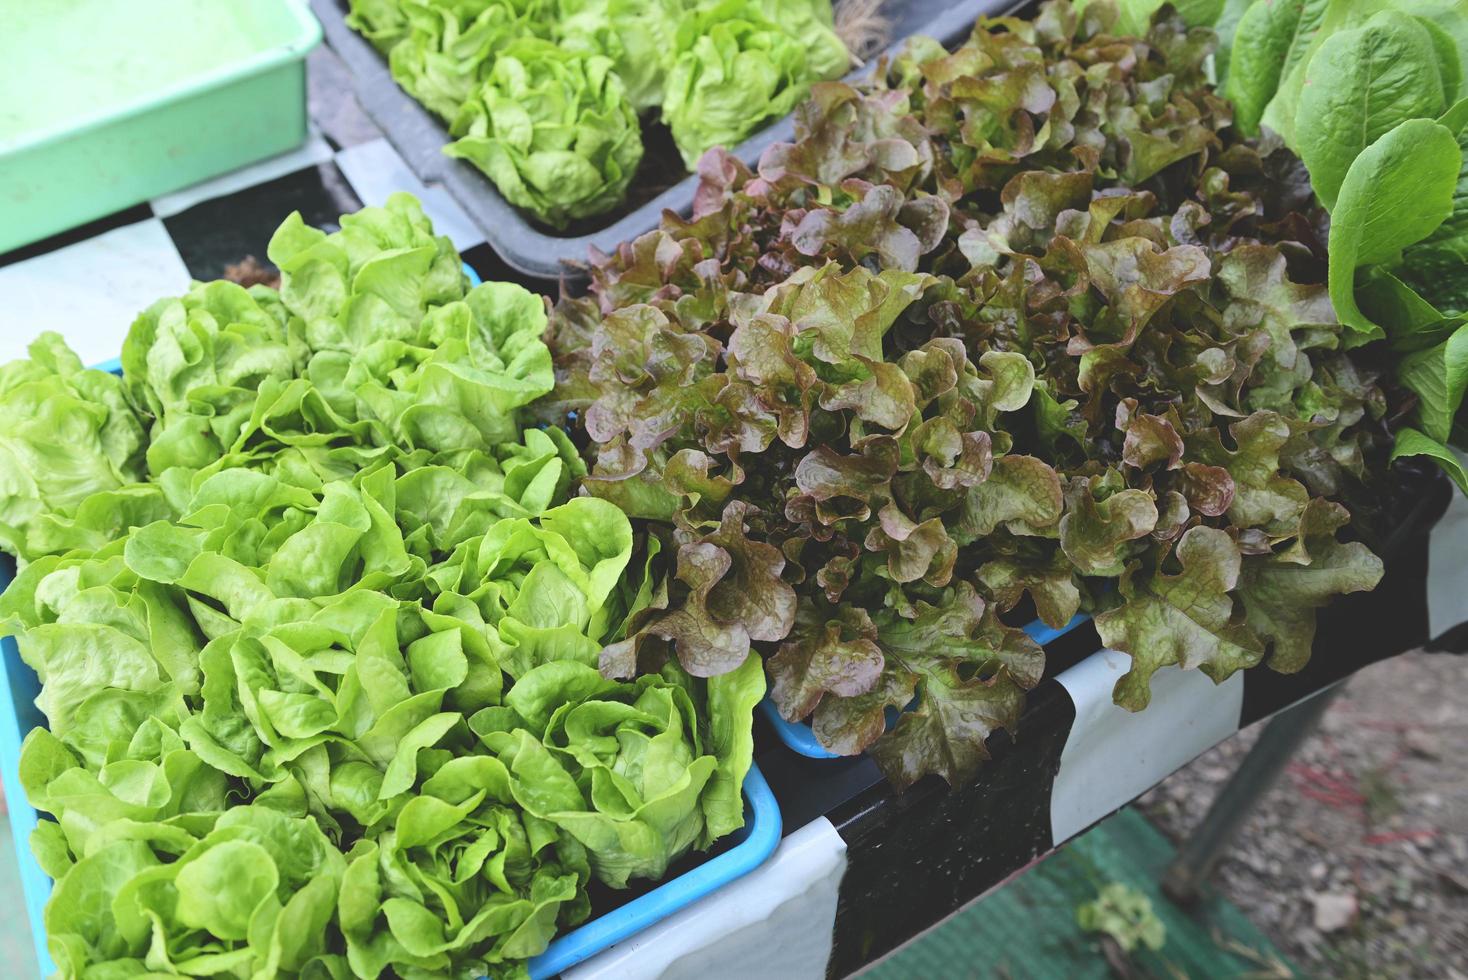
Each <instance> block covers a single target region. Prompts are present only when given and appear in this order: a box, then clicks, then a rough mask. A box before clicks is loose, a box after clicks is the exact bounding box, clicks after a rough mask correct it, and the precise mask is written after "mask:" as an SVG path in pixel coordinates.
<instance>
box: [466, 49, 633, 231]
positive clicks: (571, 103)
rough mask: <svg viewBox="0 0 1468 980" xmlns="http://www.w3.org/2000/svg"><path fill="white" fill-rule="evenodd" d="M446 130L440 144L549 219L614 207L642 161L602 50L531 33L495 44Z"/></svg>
mask: <svg viewBox="0 0 1468 980" xmlns="http://www.w3.org/2000/svg"><path fill="white" fill-rule="evenodd" d="M451 132H452V133H453V135H454V136H455V137H456V139H455V140H454V142H452V143H450V144H448V145H447V146H445V147H444V152H445V153H447V154H449V155H450V156H453V157H458V158H460V159H464V160H468V161H469V162H470V163H472V164H474V165H475V166H476V167H478V168H479V169H480V170H483V171H484V172H485V173H486V174H488V175H489V178H490V179H491V180H493V181H494V182H495V186H496V187H498V188H499V191H500V193H501V194H503V195H504V196H505V200H507V201H509V202H510V203H511V204H513V205H515V206H516V207H520V208H524V209H525V210H527V211H529V212H530V213H531V214H532V215H534V216H535V217H536V218H537V219H539V220H540V221H543V222H545V223H546V224H549V225H551V226H552V227H555V228H564V227H565V226H566V224H567V223H568V222H570V221H572V220H574V219H576V218H586V217H591V216H593V215H597V214H601V213H603V212H605V211H608V210H610V209H612V208H614V207H616V206H617V204H618V203H619V202H620V201H621V200H622V196H623V194H624V193H625V192H626V190H627V185H628V184H629V183H631V181H632V177H633V175H634V174H635V173H636V172H637V165H638V163H639V162H641V160H642V136H641V133H640V131H639V129H638V124H637V110H636V107H635V106H633V104H632V102H631V101H630V100H629V99H628V97H627V92H626V89H625V87H624V86H623V84H622V80H621V77H620V76H618V75H617V73H616V71H615V70H614V65H613V62H612V61H611V59H609V58H605V57H603V56H601V55H590V56H588V55H586V54H582V53H579V52H576V51H573V50H570V49H567V48H562V47H558V46H557V45H555V44H553V43H551V42H549V41H545V40H541V39H539V38H523V39H520V40H517V41H514V42H512V43H510V44H508V45H505V46H504V47H502V48H500V49H498V50H497V51H496V52H495V60H494V66H493V68H491V69H490V72H489V75H488V76H487V77H486V78H485V80H484V82H483V84H482V85H480V86H479V87H478V88H477V89H475V90H474V91H473V93H472V94H471V95H470V97H469V99H468V100H467V101H465V102H464V103H463V105H462V106H461V107H460V109H459V112H458V114H457V115H456V116H455V117H454V122H453V127H452V129H451Z"/></svg>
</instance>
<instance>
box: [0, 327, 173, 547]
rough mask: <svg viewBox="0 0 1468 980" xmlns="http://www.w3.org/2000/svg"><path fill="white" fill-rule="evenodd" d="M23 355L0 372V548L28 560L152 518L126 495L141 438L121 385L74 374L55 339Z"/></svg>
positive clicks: (153, 499)
mask: <svg viewBox="0 0 1468 980" xmlns="http://www.w3.org/2000/svg"><path fill="white" fill-rule="evenodd" d="M30 355H31V356H30V360H26V361H15V362H12V363H10V364H7V365H5V366H4V367H3V368H0V412H3V416H0V467H3V474H4V475H3V476H0V545H3V546H4V547H5V548H6V550H8V551H10V552H11V553H12V554H15V555H16V556H18V557H20V558H23V559H27V560H29V559H33V558H36V557H39V556H40V555H44V554H48V553H52V552H64V551H67V550H70V549H71V548H73V547H78V546H87V545H90V546H91V547H98V546H100V545H102V544H105V543H106V542H107V540H109V539H110V537H111V536H112V535H115V534H116V533H117V532H119V531H122V530H125V529H126V527H127V526H128V524H129V522H131V521H132V520H134V519H135V518H138V517H142V518H144V519H146V515H148V514H153V515H155V516H162V514H163V513H165V512H166V508H165V507H162V506H161V504H160V501H159V500H158V497H157V495H156V493H155V492H153V491H151V490H135V489H132V485H133V484H136V483H137V482H139V481H140V480H141V479H142V476H143V452H144V450H145V447H146V437H145V434H144V433H145V430H144V423H143V422H142V420H141V419H140V418H139V417H138V414H137V413H136V411H135V410H134V408H133V406H132V404H131V403H130V402H129V400H128V398H127V393H126V390H125V387H124V384H123V382H122V381H121V379H119V378H116V377H114V376H113V375H110V374H107V373H106V372H103V371H93V370H87V369H84V368H83V367H82V363H81V361H80V360H79V359H78V358H77V356H76V355H75V354H74V353H72V351H71V350H70V348H68V347H67V346H66V344H65V342H64V341H62V339H61V338H60V337H59V336H57V335H56V334H51V333H48V334H44V335H42V336H41V337H40V338H38V339H37V340H36V341H35V342H34V343H32V344H31V346H30ZM94 532H95V533H94Z"/></svg>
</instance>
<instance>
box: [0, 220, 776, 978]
mask: <svg viewBox="0 0 1468 980" xmlns="http://www.w3.org/2000/svg"><path fill="white" fill-rule="evenodd" d="M270 255H271V257H272V259H273V260H275V261H276V262H278V263H279V264H280V266H281V268H282V271H283V284H282V289H281V291H280V292H279V293H277V292H275V291H274V290H270V289H267V288H263V287H256V288H255V289H252V290H244V289H241V288H240V287H238V286H234V285H231V284H229V283H222V282H221V283H198V284H195V285H194V286H193V287H192V288H191V289H190V291H189V292H188V293H187V294H186V295H184V296H182V297H176V298H172V299H166V300H162V301H160V302H158V303H156V304H154V305H153V306H151V307H150V308H149V309H148V310H147V311H146V312H145V313H144V314H142V315H141V316H139V318H138V319H137V321H136V322H135V323H134V325H133V328H132V330H131V331H130V333H129V336H128V339H127V342H126V344H125V349H124V356H123V370H124V377H123V378H118V377H116V376H114V375H111V374H107V373H103V372H98V371H86V370H83V369H82V368H81V365H80V364H79V363H78V362H77V359H76V357H75V355H74V354H72V353H71V352H70V351H69V350H67V349H66V348H65V345H64V344H62V343H61V342H60V340H59V338H55V337H43V338H42V339H41V340H40V341H38V342H37V343H36V344H35V345H34V346H33V347H32V350H31V352H32V359H31V360H29V361H22V362H17V363H15V364H11V365H7V366H6V367H4V368H3V369H0V400H3V401H4V403H5V404H6V406H7V407H8V408H9V409H11V410H12V412H13V414H12V415H10V416H9V417H8V419H7V421H6V423H5V424H4V425H3V426H0V447H3V451H4V452H5V453H6V454H8V455H7V457H6V458H7V459H8V460H10V461H11V462H12V463H13V464H14V465H13V468H12V470H11V471H9V472H10V482H8V483H6V484H4V485H3V489H4V493H5V496H3V497H0V502H3V506H4V508H5V510H4V511H3V513H4V516H5V523H4V528H5V536H4V537H3V538H0V542H3V544H4V545H5V546H6V547H8V548H10V549H11V550H12V551H14V552H16V553H17V554H18V555H19V556H21V557H24V558H26V559H28V562H27V563H26V564H25V565H24V566H23V568H22V569H21V571H20V574H19V575H18V576H17V577H16V579H15V581H14V582H13V583H12V584H11V586H10V587H9V588H8V589H7V590H6V591H5V594H4V596H3V597H0V631H3V632H4V633H5V634H11V635H14V636H15V637H16V640H17V644H18V647H19V650H20V654H21V657H22V658H23V659H24V661H25V662H26V663H27V664H29V665H30V666H31V667H32V668H33V669H34V670H35V671H36V673H37V675H38V676H39V677H40V679H41V681H42V689H41V693H40V695H39V697H38V698H37V705H38V707H39V708H40V709H41V710H42V711H43V712H44V713H45V715H46V717H47V720H48V727H47V728H40V729H36V730H35V731H33V732H31V733H30V734H29V736H28V737H27V738H26V740H25V744H24V746H23V749H22V753H21V756H22V758H21V762H20V771H21V781H22V784H23V786H24V788H25V791H26V793H27V795H28V796H29V798H30V800H31V801H32V803H34V804H35V805H36V806H37V807H39V808H40V809H42V810H44V811H46V812H47V813H49V814H51V815H52V816H53V817H54V818H55V820H54V821H52V820H48V821H42V824H41V828H40V829H38V830H37V832H36V834H35V836H34V839H33V842H32V845H33V848H34V849H35V852H36V854H37V855H38V858H39V860H40V861H41V863H42V866H43V868H44V869H45V870H46V872H47V873H48V874H50V875H52V876H53V877H54V878H55V879H56V882H57V883H56V888H55V890H54V892H53V897H52V900H51V902H50V903H49V904H48V907H47V911H46V925H47V931H48V938H49V941H50V951H51V954H52V957H53V958H54V959H55V961H56V963H57V964H58V966H59V967H60V970H61V974H62V976H64V977H83V976H86V977H93V976H132V975H137V974H150V975H164V974H167V975H199V976H206V975H211V976H212V975H227V976H260V977H267V976H270V977H273V976H289V977H298V976H299V977H348V976H357V977H363V978H377V977H380V976H384V975H394V976H403V977H427V976H443V975H472V976H479V975H485V974H490V975H495V976H517V975H523V972H524V961H525V960H527V959H528V958H530V957H533V956H535V955H537V954H539V953H540V952H542V951H543V950H544V949H545V948H546V946H547V945H548V944H549V943H550V941H551V940H552V939H553V938H554V937H555V936H556V935H557V933H559V932H560V931H562V930H564V929H566V928H568V927H571V926H574V925H576V924H578V923H580V922H582V921H584V920H585V919H586V918H587V917H588V916H589V915H590V914H591V902H590V898H589V897H588V886H589V884H590V883H591V881H592V879H593V878H598V879H600V880H601V881H603V882H605V883H607V884H609V885H612V886H614V887H623V886H625V885H626V884H627V882H628V880H629V879H630V878H632V877H638V876H655V875H661V874H662V873H663V872H664V871H665V870H666V868H667V867H668V865H669V864H670V863H671V862H672V861H674V860H676V859H677V858H678V857H680V856H681V855H682V854H684V853H685V852H687V851H688V850H690V849H691V848H694V847H699V848H703V847H707V846H708V845H709V844H711V843H712V842H713V841H714V840H715V839H717V838H718V837H720V836H722V835H724V834H727V833H729V832H731V831H733V830H735V829H737V828H738V827H739V826H741V825H742V823H743V814H744V808H743V803H742V798H741V795H740V792H741V787H742V784H743V781H744V777H745V774H746V773H747V772H748V770H749V767H750V765H751V759H752V754H753V739H752V733H751V726H752V713H753V709H754V705H755V703H756V702H758V701H759V699H760V698H761V697H762V696H763V693H764V679H763V674H762V672H761V671H760V670H759V665H758V664H757V663H753V664H751V666H750V668H749V669H746V670H744V671H742V672H739V673H735V674H729V675H725V676H722V677H719V678H714V679H711V680H703V679H699V678H693V677H690V676H689V675H687V674H685V673H683V672H682V671H680V670H679V669H678V668H677V667H676V666H669V667H667V668H665V669H664V670H663V671H662V672H661V673H654V674H649V675H647V676H644V677H642V678H638V679H636V680H634V681H631V682H626V683H623V682H620V681H607V680H603V679H602V678H601V676H600V674H599V673H598V671H597V669H596V665H597V663H598V660H599V657H600V654H601V651H602V649H603V648H604V647H606V646H607V645H609V644H612V643H614V642H617V641H620V640H623V639H624V638H625V637H626V635H627V632H628V630H629V628H630V624H632V623H634V622H635V621H638V620H639V619H640V618H642V617H645V616H646V614H647V613H648V610H649V608H650V607H651V606H652V605H653V604H654V602H655V601H656V600H657V597H658V595H659V594H660V592H661V591H662V590H663V589H664V588H665V586H664V585H663V584H662V583H661V582H659V581H658V580H657V579H656V576H655V574H651V573H650V567H651V557H652V556H653V555H655V554H656V551H657V548H658V545H657V544H656V542H651V543H649V542H648V541H647V540H646V539H645V537H644V536H641V535H637V534H634V531H633V528H632V524H631V522H630V520H629V519H628V517H627V516H626V515H625V514H624V513H623V512H622V511H621V510H619V509H618V508H617V507H615V506H614V505H612V504H610V503H607V502H606V501H603V500H599V499H595V498H591V497H584V496H582V497H573V493H574V491H575V483H576V481H578V480H579V479H581V478H582V477H584V476H585V474H586V467H585V464H584V462H583V461H582V459H581V457H580V455H579V454H578V452H577V451H576V449H575V447H574V446H573V445H572V443H571V441H570V439H569V437H568V436H567V435H566V434H565V433H564V432H563V431H562V430H560V429H555V428H552V429H544V430H542V429H538V428H527V427H526V426H525V421H524V419H523V418H522V415H523V413H524V410H525V408H526V406H527V405H528V404H529V403H531V402H532V401H534V400H535V399H536V398H537V397H539V396H540V395H542V394H543V393H545V392H546V391H548V390H549V389H550V388H551V386H552V383H553V378H552V365H551V360H550V355H549V352H548V350H547V348H546V346H545V344H544V342H543V341H542V340H541V334H542V333H543V331H544V329H545V326H546V311H545V306H544V303H543V302H542V300H541V299H540V298H539V297H537V296H534V295H532V294H531V293H529V292H527V291H526V290H524V289H522V288H521V287H519V286H514V285H509V284H504V283H486V284H483V285H481V286H477V287H474V288H472V289H471V288H469V286H468V283H467V282H466V281H465V277H464V275H463V272H462V270H461V267H460V264H459V258H458V255H457V254H456V253H455V252H454V250H453V248H452V246H451V245H450V244H449V243H448V242H447V239H443V238H440V237H438V236H435V235H434V234H433V229H432V227H431V226H430V224H429V223H428V221H427V219H426V218H424V216H423V214H422V211H421V209H420V208H419V207H418V205H417V202H415V201H413V200H412V199H411V198H408V197H406V196H394V197H393V198H392V199H390V201H389V202H388V206H387V207H385V208H373V209H366V210H364V211H362V212H359V213H358V214H356V215H347V216H344V217H343V218H342V221H341V231H339V232H336V233H332V234H325V233H323V232H321V231H318V230H316V229H312V228H308V227H306V226H305V225H304V224H303V223H302V222H301V221H300V218H299V216H292V218H291V219H289V220H287V222H286V223H285V224H284V225H282V227H281V229H280V230H279V231H278V232H277V234H276V235H275V237H274V238H273V239H272V242H271V247H270ZM61 440H64V443H63V442H62V441H61ZM634 555H636V556H637V560H636V562H635V563H634V561H633V557H634Z"/></svg>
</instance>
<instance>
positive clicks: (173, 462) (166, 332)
mask: <svg viewBox="0 0 1468 980" xmlns="http://www.w3.org/2000/svg"><path fill="white" fill-rule="evenodd" d="M300 331H301V324H300V321H299V320H295V319H292V318H291V316H290V313H289V311H287V310H286V308H285V306H284V305H283V304H282V303H281V301H280V297H279V295H277V294H276V292H275V291H274V290H272V289H269V288H267V287H265V286H255V287H253V288H252V289H249V290H246V289H244V288H243V287H240V286H237V285H235V284H234V283H232V282H224V281H219V282H211V283H195V284H194V287H193V288H192V289H190V290H189V292H188V293H187V294H185V295H184V296H180V297H176V298H168V299H162V300H159V301H158V302H156V303H154V304H153V305H152V306H150V307H148V309H147V310H145V311H144V312H143V313H141V314H140V315H139V316H138V318H137V320H135V321H134V322H133V326H132V329H131V330H129V331H128V336H127V340H126V341H124V342H123V346H122V366H123V370H124V371H125V372H126V374H127V379H128V383H127V387H128V391H129V393H130V394H131V396H132V399H133V401H134V403H136V404H137V405H138V406H139V407H140V408H141V409H142V410H143V411H144V412H145V413H146V414H147V415H149V416H151V417H152V419H153V425H152V431H151V432H150V439H149V444H148V469H149V471H150V472H152V473H154V474H160V473H162V472H163V471H165V470H167V469H169V468H170V467H172V466H188V467H191V468H195V469H197V468H200V467H203V466H206V465H208V464H209V463H211V462H213V461H214V460H216V459H218V458H219V457H220V456H221V455H223V453H224V452H225V451H227V450H228V449H229V448H230V447H231V446H233V445H234V443H235V441H236V440H237V439H238V438H239V436H240V432H241V430H242V429H243V428H244V427H245V425H246V423H247V422H248V421H249V419H250V415H251V413H252V411H253V409H254V406H255V399H256V396H257V394H258V392H259V390H260V387H261V386H262V385H264V384H266V383H267V382H285V381H289V380H290V379H291V378H293V377H295V376H296V374H297V373H298V372H299V371H300V370H301V368H302V367H304V366H305V363H306V358H307V356H308V355H309V353H310V352H309V351H308V350H307V348H306V345H305V341H304V339H303V338H302V337H301V336H300Z"/></svg>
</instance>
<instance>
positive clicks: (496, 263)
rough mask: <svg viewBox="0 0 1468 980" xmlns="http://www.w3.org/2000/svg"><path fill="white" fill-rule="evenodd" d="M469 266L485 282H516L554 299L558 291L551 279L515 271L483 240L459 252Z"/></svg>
mask: <svg viewBox="0 0 1468 980" xmlns="http://www.w3.org/2000/svg"><path fill="white" fill-rule="evenodd" d="M460 255H462V256H463V259H464V261H465V262H466V263H467V264H468V265H469V268H471V269H473V270H474V271H475V272H477V273H479V278H480V279H483V280H484V281H485V282H516V283H519V284H520V285H522V286H524V287H525V288H526V289H528V290H530V291H531V292H532V293H539V294H540V295H542V296H549V297H550V298H551V299H555V298H556V295H557V293H558V292H559V288H560V287H559V285H558V284H557V283H556V282H555V281H554V280H551V279H541V278H540V277H539V276H527V275H525V274H524V273H523V272H517V271H516V270H514V269H512V268H510V267H509V266H508V265H506V264H505V260H504V259H502V258H500V257H499V253H497V252H496V251H495V250H494V249H493V248H491V247H490V246H489V245H487V244H485V243H484V242H481V243H479V244H478V245H475V246H472V247H470V248H466V249H465V250H464V251H463V252H461V253H460Z"/></svg>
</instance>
